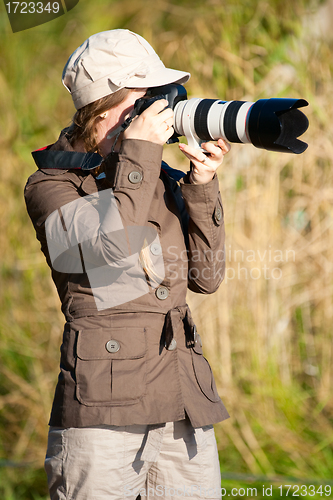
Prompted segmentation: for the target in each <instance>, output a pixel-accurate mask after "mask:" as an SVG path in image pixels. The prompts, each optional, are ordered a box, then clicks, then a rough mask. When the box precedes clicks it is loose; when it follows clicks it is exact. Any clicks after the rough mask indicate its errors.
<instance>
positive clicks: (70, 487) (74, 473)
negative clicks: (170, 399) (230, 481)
mask: <svg viewBox="0 0 333 500" xmlns="http://www.w3.org/2000/svg"><path fill="white" fill-rule="evenodd" d="M45 470H46V472H47V476H48V484H49V490H50V496H51V499H52V500H125V499H129V500H135V499H136V498H137V496H138V495H139V494H140V495H141V499H142V500H145V499H150V500H151V499H159V498H162V499H164V500H171V499H172V500H177V499H182V498H191V499H199V498H200V499H201V498H206V499H208V498H209V499H220V498H221V492H220V491H221V476H220V468H219V461H218V453H217V446H216V440H215V435H214V429H213V426H211V425H209V426H205V427H200V428H196V429H194V428H193V427H192V426H191V424H190V422H189V420H187V419H185V420H182V421H179V422H169V423H167V424H162V425H131V426H124V427H117V426H94V427H85V428H69V429H59V428H55V427H51V428H50V431H49V441H48V449H47V455H46V459H45Z"/></svg>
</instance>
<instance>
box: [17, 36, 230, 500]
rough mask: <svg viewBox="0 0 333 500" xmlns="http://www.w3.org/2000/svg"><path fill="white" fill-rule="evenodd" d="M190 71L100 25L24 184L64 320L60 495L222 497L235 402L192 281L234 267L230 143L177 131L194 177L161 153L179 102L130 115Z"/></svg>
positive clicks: (71, 74)
mask: <svg viewBox="0 0 333 500" xmlns="http://www.w3.org/2000/svg"><path fill="white" fill-rule="evenodd" d="M188 78H189V74H188V73H184V72H181V71H176V70H172V69H168V68H166V67H165V66H164V64H163V63H162V61H161V60H160V59H159V57H158V56H157V54H156V53H155V52H154V50H153V49H152V47H151V46H150V45H149V44H148V43H147V42H146V41H145V40H144V39H143V38H142V37H140V36H139V35H136V34H135V33H132V32H130V31H127V30H111V31H106V32H102V33H98V34H96V35H93V36H91V37H90V38H88V40H86V41H85V42H84V43H83V44H82V45H81V46H80V47H79V48H78V49H77V50H76V51H75V52H74V53H73V54H72V55H71V56H70V58H69V60H68V62H67V64H66V66H65V69H64V72H63V83H64V85H65V86H66V87H67V89H68V90H69V91H70V93H71V96H72V99H73V102H74V105H75V107H76V109H77V111H76V114H75V116H74V120H73V124H72V125H71V126H70V127H69V128H67V129H65V130H63V131H62V133H61V135H60V137H59V139H58V141H57V142H56V143H55V144H53V145H52V146H48V147H47V148H44V149H42V150H40V151H37V152H34V158H35V161H36V163H37V166H38V170H37V172H35V173H34V174H33V175H32V176H31V177H30V178H29V179H28V182H27V185H26V188H25V199H26V204H27V209H28V213H29V215H30V218H31V220H32V222H33V225H34V227H35V230H36V235H37V238H38V240H39V241H40V243H41V249H42V251H43V253H44V254H45V257H46V260H47V262H48V264H49V266H50V268H51V271H52V278H53V280H54V282H55V285H56V287H57V290H58V293H59V297H60V300H61V303H62V312H63V314H64V316H65V321H66V322H65V326H64V332H63V342H62V346H61V360H60V374H59V379H58V384H57V387H56V391H55V396H54V402H53V408H52V412H51V417H50V422H49V424H50V430H49V441H48V450H47V455H46V461H45V468H46V472H47V475H48V483H49V490H50V495H51V499H52V500H60V499H61V500H64V499H71V500H74V499H75V500H88V499H89V500H92V499H94V500H97V499H98V500H107V499H108V500H109V499H114V500H120V499H122V498H130V499H135V498H136V497H137V496H138V495H139V494H141V497H142V498H143V497H145V496H147V497H149V498H153V497H154V496H159V497H161V498H165V499H170V498H173V497H175V495H182V496H185V497H186V496H190V497H191V498H211V499H217V498H220V486H221V485H220V472H219V463H218V454H217V447H216V441H215V436H214V430H213V425H212V424H214V423H216V422H219V421H221V420H223V419H225V418H227V417H228V414H227V411H226V409H225V408H224V406H223V403H222V402H221V400H220V398H219V396H218V394H217V391H216V387H215V383H214V379H213V376H212V373H211V369H210V367H209V364H208V362H207V361H206V359H205V358H204V357H203V353H202V343H201V338H200V336H199V334H198V332H197V331H196V328H195V325H194V323H193V320H192V318H191V313H190V310H189V308H188V306H187V304H186V291H187V288H189V289H191V290H192V291H194V292H197V293H213V292H214V291H216V289H217V288H218V286H219V285H220V283H221V281H222V279H223V275H224V259H223V258H221V256H223V255H224V253H223V252H224V225H223V209H222V202H221V196H220V193H219V183H218V179H217V176H216V170H217V168H218V166H219V165H220V164H221V163H222V160H223V156H224V154H225V153H227V152H228V150H229V145H228V144H227V143H225V142H224V141H222V140H219V141H218V144H217V145H214V144H212V143H206V144H204V145H203V148H204V149H205V150H206V154H204V153H203V152H202V151H198V150H195V149H192V148H190V147H188V146H187V145H185V144H180V145H179V147H180V149H181V150H182V151H183V153H184V154H185V155H186V156H187V157H188V158H189V159H190V160H191V170H190V172H189V173H188V174H186V175H185V176H184V175H183V174H182V173H181V172H180V171H177V170H173V169H172V168H170V167H168V166H167V165H166V164H165V163H164V162H162V152H163V145H164V144H165V143H166V141H168V139H170V137H171V136H172V135H173V133H174V130H173V111H172V109H170V108H168V107H166V106H167V104H168V102H167V101H166V100H164V99H161V100H157V101H155V102H153V104H151V105H150V106H149V107H148V108H147V109H146V110H145V111H144V112H143V113H142V114H140V115H139V116H135V117H133V114H132V112H133V108H134V104H135V101H136V100H137V99H138V98H141V97H143V96H144V95H145V93H146V91H147V89H148V88H151V87H158V86H161V85H166V84H169V83H175V82H177V83H184V82H186V81H187V80H188ZM129 117H131V118H133V119H132V120H131V118H130V120H128V118H129ZM126 120H127V122H126V123H127V125H128V123H130V124H129V126H127V128H125V127H122V125H123V124H124V122H125V121H126Z"/></svg>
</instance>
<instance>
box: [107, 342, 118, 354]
mask: <svg viewBox="0 0 333 500" xmlns="http://www.w3.org/2000/svg"><path fill="white" fill-rule="evenodd" d="M105 348H106V350H107V351H109V352H118V351H119V349H120V345H119V342H117V341H116V340H109V342H107V343H106V344H105Z"/></svg>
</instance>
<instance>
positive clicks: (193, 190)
mask: <svg viewBox="0 0 333 500" xmlns="http://www.w3.org/2000/svg"><path fill="white" fill-rule="evenodd" d="M186 179H187V177H185V178H184V179H182V180H181V181H180V187H181V191H182V195H183V198H184V202H185V206H186V210H187V212H188V215H189V222H188V259H189V271H188V288H189V289H190V290H192V291H193V292H197V293H213V292H215V291H216V290H217V289H218V287H219V285H220V284H221V283H222V281H223V278H224V273H225V232H224V214H223V206H222V199H221V194H220V191H219V181H218V178H217V176H216V175H215V176H214V178H213V179H212V180H211V181H210V182H208V183H207V184H190V183H188V182H186Z"/></svg>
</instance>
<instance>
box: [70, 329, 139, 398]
mask: <svg viewBox="0 0 333 500" xmlns="http://www.w3.org/2000/svg"><path fill="white" fill-rule="evenodd" d="M76 354H77V357H76V367H75V374H76V396H77V398H78V400H79V401H80V403H82V404H84V405H86V406H123V405H131V404H135V403H137V402H138V401H139V400H140V399H141V398H142V397H143V396H144V394H145V391H146V330H145V328H116V329H114V328H112V329H111V330H109V329H93V330H81V331H79V332H78V339H77V350H76Z"/></svg>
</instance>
